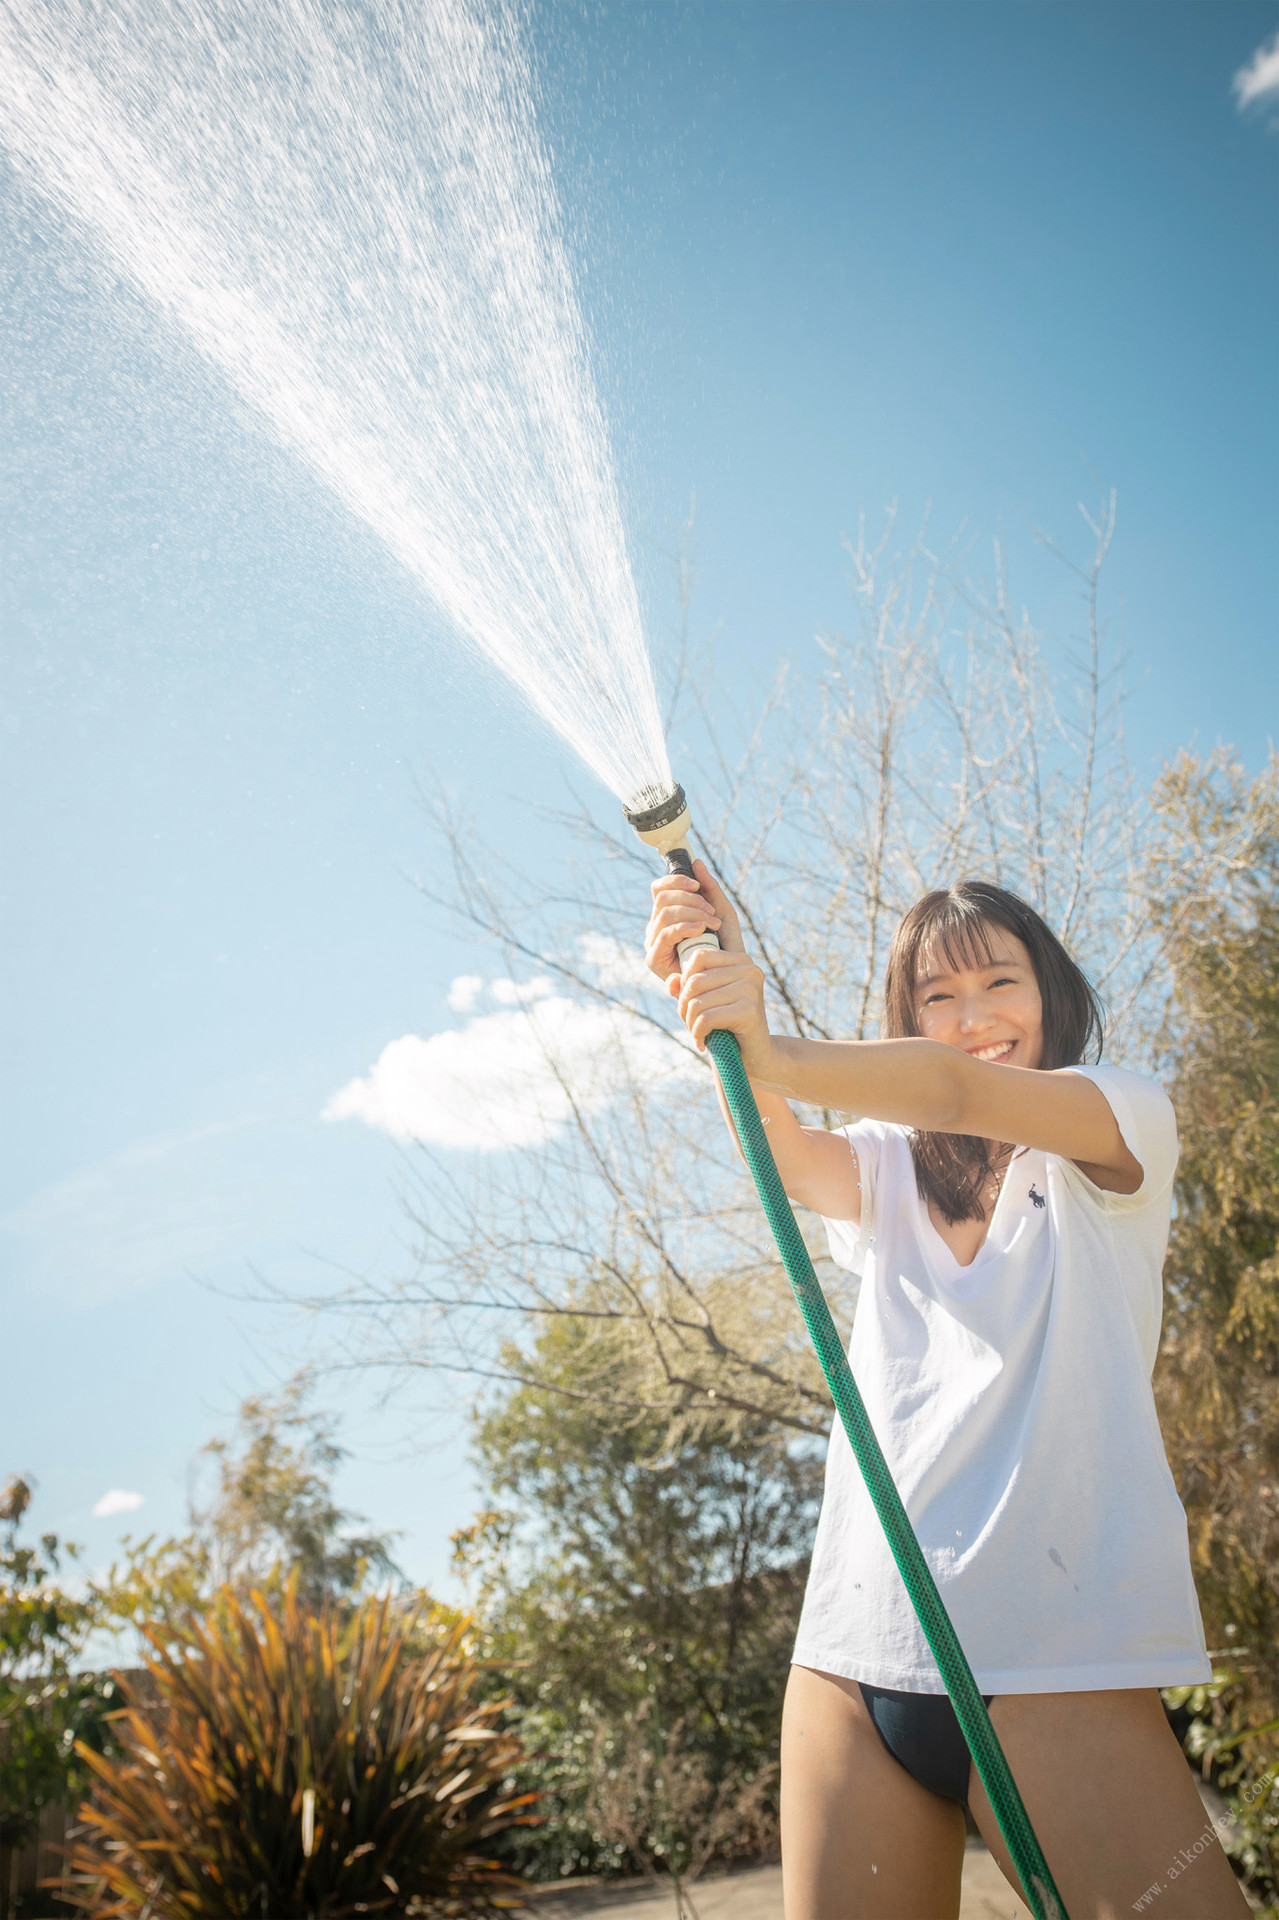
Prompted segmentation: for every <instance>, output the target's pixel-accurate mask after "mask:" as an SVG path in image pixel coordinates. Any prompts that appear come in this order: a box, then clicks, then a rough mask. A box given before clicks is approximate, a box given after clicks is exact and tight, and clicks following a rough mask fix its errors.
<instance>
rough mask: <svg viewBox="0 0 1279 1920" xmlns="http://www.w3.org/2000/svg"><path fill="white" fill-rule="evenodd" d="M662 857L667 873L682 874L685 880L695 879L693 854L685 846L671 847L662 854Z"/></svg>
mask: <svg viewBox="0 0 1279 1920" xmlns="http://www.w3.org/2000/svg"><path fill="white" fill-rule="evenodd" d="M662 857H663V859H664V860H665V862H666V870H667V872H668V873H678V874H682V875H683V877H684V879H685V880H696V878H697V875H696V874H695V873H694V872H693V856H692V854H691V853H690V852H689V850H688V848H687V847H672V848H671V849H670V852H669V853H666V854H663V856H662Z"/></svg>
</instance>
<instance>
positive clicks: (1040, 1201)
mask: <svg viewBox="0 0 1279 1920" xmlns="http://www.w3.org/2000/svg"><path fill="white" fill-rule="evenodd" d="M1030 1197H1031V1199H1032V1200H1033V1201H1034V1203H1035V1205H1036V1206H1037V1207H1046V1206H1047V1205H1048V1202H1047V1201H1046V1200H1045V1199H1044V1196H1043V1194H1042V1193H1036V1192H1035V1189H1034V1186H1033V1184H1032V1186H1031V1189H1030Z"/></svg>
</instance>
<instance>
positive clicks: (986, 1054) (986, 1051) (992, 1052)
mask: <svg viewBox="0 0 1279 1920" xmlns="http://www.w3.org/2000/svg"><path fill="white" fill-rule="evenodd" d="M1016 1045H1017V1042H1016V1041H1015V1040H993V1041H992V1042H991V1044H990V1045H989V1046H987V1047H969V1049H968V1057H969V1059H970V1060H993V1061H995V1062H996V1063H998V1062H999V1061H1001V1060H1007V1058H1008V1056H1009V1054H1010V1053H1011V1052H1012V1051H1013V1048H1014V1047H1015V1046H1016Z"/></svg>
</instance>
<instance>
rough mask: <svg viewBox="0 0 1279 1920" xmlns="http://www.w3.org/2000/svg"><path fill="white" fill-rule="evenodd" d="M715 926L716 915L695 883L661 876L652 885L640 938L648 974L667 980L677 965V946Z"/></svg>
mask: <svg viewBox="0 0 1279 1920" xmlns="http://www.w3.org/2000/svg"><path fill="white" fill-rule="evenodd" d="M719 924H720V922H719V916H718V914H717V913H716V912H715V910H714V908H713V907H712V906H711V904H710V902H709V901H708V900H707V899H706V898H705V896H704V895H703V893H702V892H701V890H700V888H699V887H698V885H697V883H696V881H693V880H689V879H687V878H686V877H685V876H684V875H683V874H678V873H666V874H662V875H661V877H660V878H659V879H657V880H654V882H653V910H652V912H651V913H650V915H649V920H648V926H647V928H646V930H645V935H644V958H645V960H646V962H647V964H648V967H649V969H650V971H651V972H653V973H656V974H658V975H659V976H661V977H662V978H669V976H670V975H671V973H672V972H674V971H675V970H676V968H677V967H678V965H679V960H678V957H677V954H676V948H677V947H678V945H679V943H680V942H681V941H682V940H693V939H696V938H697V936H698V935H699V934H702V933H705V931H706V929H707V928H708V927H710V928H712V929H714V928H717V927H718V926H719Z"/></svg>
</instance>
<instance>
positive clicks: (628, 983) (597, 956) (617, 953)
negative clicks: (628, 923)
mask: <svg viewBox="0 0 1279 1920" xmlns="http://www.w3.org/2000/svg"><path fill="white" fill-rule="evenodd" d="M577 950H578V953H579V954H580V955H581V959H582V965H583V966H584V967H589V968H590V970H591V972H592V973H593V974H594V975H595V984H596V985H597V986H598V987H601V988H602V989H603V991H604V992H605V993H625V992H627V991H628V990H632V991H633V990H636V989H638V991H639V992H640V993H660V994H662V995H663V996H665V993H666V986H665V983H664V982H663V981H661V980H659V979H658V977H657V975H656V974H655V973H650V972H649V970H648V963H647V962H646V961H645V959H644V955H643V954H642V953H641V952H640V950H639V948H638V947H628V946H627V945H626V942H625V941H624V940H618V939H616V938H615V937H614V935H613V934H611V933H584V934H583V935H582V936H581V938H580V939H579V941H578V943H577Z"/></svg>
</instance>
